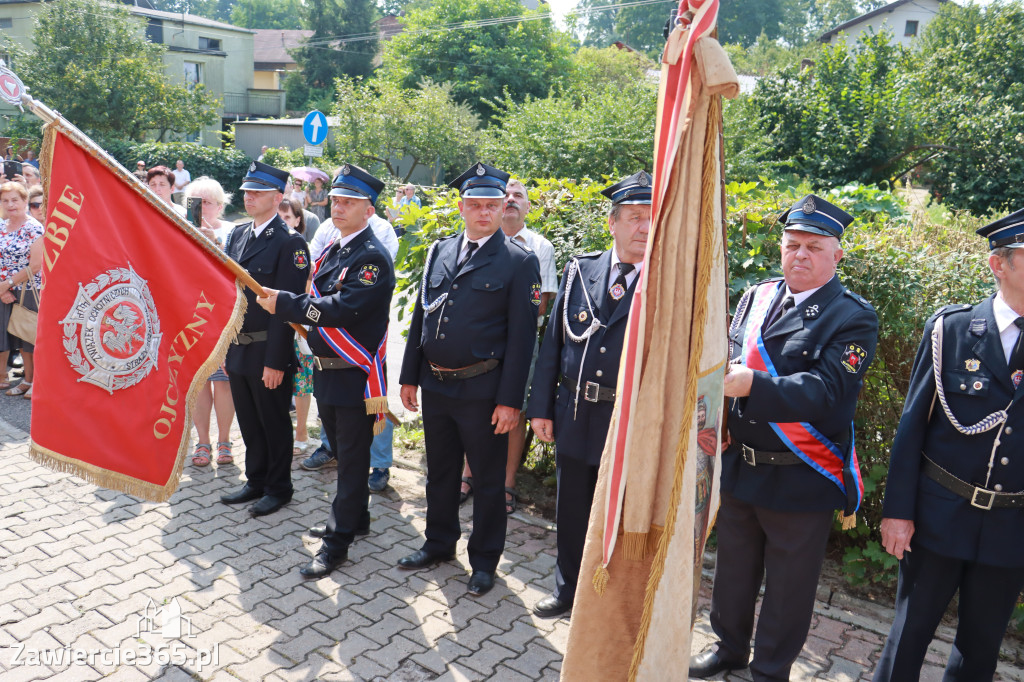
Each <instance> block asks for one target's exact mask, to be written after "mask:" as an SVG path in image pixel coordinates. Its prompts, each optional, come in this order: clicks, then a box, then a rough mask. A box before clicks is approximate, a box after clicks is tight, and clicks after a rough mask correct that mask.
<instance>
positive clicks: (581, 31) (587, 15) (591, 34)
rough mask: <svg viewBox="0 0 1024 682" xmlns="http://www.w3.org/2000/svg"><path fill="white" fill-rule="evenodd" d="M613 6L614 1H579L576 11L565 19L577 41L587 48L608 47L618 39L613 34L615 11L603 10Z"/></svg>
mask: <svg viewBox="0 0 1024 682" xmlns="http://www.w3.org/2000/svg"><path fill="white" fill-rule="evenodd" d="M613 4H615V0H580V1H579V3H577V5H576V11H575V12H572V13H570V14H569V15H568V16H567V17H566V18H567V20H568V22H569V25H570V27H571V29H572V31H573V33H574V34H575V35H576V37H577V38H578V39H579V41H580V44H582V45H585V46H588V47H608V46H609V45H611V44H612V43H614V42H615V41H616V40H618V39H619V36H618V33H616V32H615V17H616V12H617V10H614V9H604V8H605V7H608V6H609V5H613Z"/></svg>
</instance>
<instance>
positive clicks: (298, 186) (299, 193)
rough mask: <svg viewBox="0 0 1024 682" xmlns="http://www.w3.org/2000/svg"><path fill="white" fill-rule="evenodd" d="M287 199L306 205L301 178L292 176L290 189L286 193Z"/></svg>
mask: <svg viewBox="0 0 1024 682" xmlns="http://www.w3.org/2000/svg"><path fill="white" fill-rule="evenodd" d="M287 198H289V199H295V201H297V202H299V206H305V205H306V190H304V189H302V180H299V179H298V178H292V191H291V192H289V193H288V197H287Z"/></svg>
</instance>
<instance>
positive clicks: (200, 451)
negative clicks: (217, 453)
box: [192, 443, 210, 467]
mask: <svg viewBox="0 0 1024 682" xmlns="http://www.w3.org/2000/svg"><path fill="white" fill-rule="evenodd" d="M192 465H193V466H197V467H205V466H210V444H209V443H200V444H199V445H197V446H196V450H195V452H193V453H192Z"/></svg>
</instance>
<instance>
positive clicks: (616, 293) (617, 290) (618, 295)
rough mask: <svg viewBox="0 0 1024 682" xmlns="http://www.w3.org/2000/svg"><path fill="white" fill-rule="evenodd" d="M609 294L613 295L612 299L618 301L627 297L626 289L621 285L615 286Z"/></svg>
mask: <svg viewBox="0 0 1024 682" xmlns="http://www.w3.org/2000/svg"><path fill="white" fill-rule="evenodd" d="M608 293H609V294H611V297H612V298H614V299H615V300H616V301H619V300H622V297H623V296H625V295H626V287H624V286H622V285H621V284H615V285H614V286H613V287H612V288H611V289H610V290H609V291H608Z"/></svg>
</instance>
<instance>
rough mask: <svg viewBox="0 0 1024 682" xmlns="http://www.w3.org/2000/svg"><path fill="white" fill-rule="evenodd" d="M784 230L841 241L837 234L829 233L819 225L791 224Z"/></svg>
mask: <svg viewBox="0 0 1024 682" xmlns="http://www.w3.org/2000/svg"><path fill="white" fill-rule="evenodd" d="M783 229H784V230H793V231H794V232H810V233H811V234H820V235H822V236H825V237H835V238H836V239H839V235H837V234H836V233H835V232H829V231H828V230H826V229H825V228H824V227H820V226H818V225H807V224H804V223H790V224H789V225H786V227H785V228H783Z"/></svg>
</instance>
